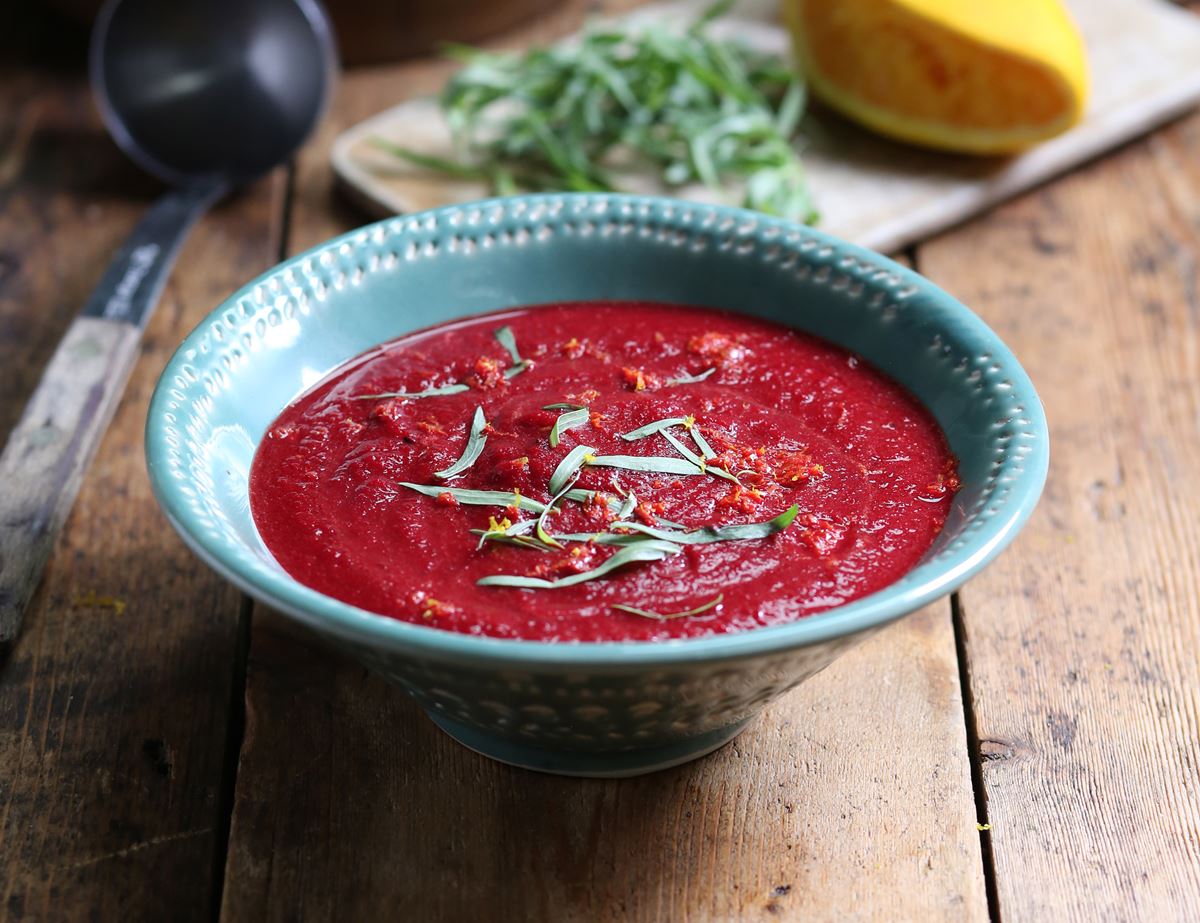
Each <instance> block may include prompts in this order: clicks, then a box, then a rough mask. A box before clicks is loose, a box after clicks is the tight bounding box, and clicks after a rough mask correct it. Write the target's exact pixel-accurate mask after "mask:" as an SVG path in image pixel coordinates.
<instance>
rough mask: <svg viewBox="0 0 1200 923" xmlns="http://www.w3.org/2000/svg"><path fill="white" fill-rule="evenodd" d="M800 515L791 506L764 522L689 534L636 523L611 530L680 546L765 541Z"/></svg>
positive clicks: (797, 509)
mask: <svg viewBox="0 0 1200 923" xmlns="http://www.w3.org/2000/svg"><path fill="white" fill-rule="evenodd" d="M799 513H800V507H798V506H796V505H795V504H792V505H791V506H789V507H788V508H787V509H786V510H784V511H783V512H782V513H780V514H779V515H778V516H776V517H775V518H774V519H768V520H767V521H766V522H748V523H745V524H742V525H728V526H705V527H704V528H702V529H692V530H691V531H689V532H677V531H675V530H673V529H656V528H655V527H654V526H647V525H644V524H642V523H640V522H614V523H613V524H612V526H611V528H612V529H614V530H617V529H621V530H626V531H632V532H640V533H642V534H643V535H649V536H650V537H651V538H656V539H662V540H664V541H669V542H676V543H677V544H680V545H707V544H710V543H712V542H735V541H745V540H747V539H756V538H767V537H769V536H771V535H774V534H775V533H776V532H782V531H783V530H784V529H786V528H787V527H788V526H790V525H791V524H792V521H793V520H794V519H795V518H796V516H797V515H799Z"/></svg>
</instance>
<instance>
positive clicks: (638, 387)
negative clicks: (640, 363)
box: [621, 368, 646, 391]
mask: <svg viewBox="0 0 1200 923" xmlns="http://www.w3.org/2000/svg"><path fill="white" fill-rule="evenodd" d="M621 377H622V378H624V379H625V384H627V385H629V387H631V388H632V389H633V390H634V391H645V390H646V373H645V372H643V371H642V370H641V369H631V368H623V369H621Z"/></svg>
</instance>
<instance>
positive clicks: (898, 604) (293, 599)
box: [145, 193, 1049, 671]
mask: <svg viewBox="0 0 1200 923" xmlns="http://www.w3.org/2000/svg"><path fill="white" fill-rule="evenodd" d="M578 199H583V200H586V201H587V202H589V203H594V202H597V201H605V202H609V203H616V204H618V205H624V204H632V205H634V206H644V205H647V204H649V205H651V206H655V205H656V206H658V207H672V206H673V207H676V208H678V207H680V206H681V205H682V206H687V205H692V204H693V203H684V202H680V200H675V199H669V198H665V197H661V196H643V195H627V194H622V193H538V194H529V195H520V196H508V197H502V198H490V199H481V200H477V201H474V202H468V203H460V204H455V205H447V206H442V207H440V208H436V209H429V210H427V211H423V212H414V213H412V214H409V215H404V216H394V217H391V218H386V219H383V220H382V221H378V222H373V223H371V224H367V225H364V226H362V227H359V228H356V229H354V230H351V231H348V232H346V233H344V234H341V235H338V236H336V237H333V238H331V239H329V240H326V241H324V242H322V243H320V244H317V245H316V246H314V247H311V248H309V249H308V250H305V251H304V252H302V253H299V254H296V255H295V256H292V257H290V258H288V259H287V260H284V261H283V262H281V263H279V264H277V265H275V266H273V267H271V268H270V269H268V270H267V271H266V272H264V273H262V274H260V275H259V276H258V277H256V278H255V279H253V280H251V281H250V282H248V283H246V284H245V285H243V286H242V287H241V288H240V289H238V290H237V291H236V292H234V293H233V294H231V295H230V296H229V297H228V298H226V299H225V300H224V301H222V302H221V303H220V304H219V305H217V306H216V307H215V308H214V309H213V310H212V311H210V312H209V313H208V314H207V315H206V316H205V317H204V319H203V320H201V321H200V323H199V324H198V325H197V326H196V327H195V328H194V329H193V330H192V331H191V332H190V333H189V334H188V335H187V337H186V338H185V339H184V340H183V342H182V343H181V344H180V346H179V347H178V348H177V349H176V351H175V352H174V353H173V354H172V356H171V358H170V359H169V360H168V362H167V364H166V366H165V367H164V369H163V372H162V373H161V376H160V378H159V380H158V383H157V384H156V386H155V390H154V393H153V395H152V397H151V401H150V406H149V412H148V415H147V419H146V432H145V449H146V460H147V469H148V472H149V475H150V484H151V488H152V491H153V493H154V496H155V498H156V499H157V500H158V502H159V504H160V506H161V507H162V509H163V511H164V513H165V514H166V517H167V519H168V521H169V522H170V523H171V525H172V527H173V528H174V529H175V530H176V531H177V532H178V533H179V535H180V536H181V537H182V538H183V540H184V542H185V543H186V544H187V545H188V546H189V547H190V548H191V549H192V550H193V551H194V552H195V553H196V554H197V555H198V556H199V557H200V558H201V559H202V560H203V561H204V562H205V563H207V564H208V565H209V566H210V567H211V568H212V569H213V570H215V571H216V572H217V573H218V574H220V575H221V576H222V577H224V578H225V579H227V580H229V581H230V582H231V583H233V584H234V585H236V586H237V587H239V588H240V589H241V590H243V591H244V592H246V593H247V594H249V595H250V596H252V597H254V598H255V599H257V600H259V601H261V602H263V603H266V604H267V605H270V606H271V607H273V608H275V609H278V610H280V611H283V612H284V613H286V614H288V615H290V616H292V617H293V618H295V619H297V620H298V621H300V622H301V623H304V624H306V625H308V626H310V627H312V628H314V629H316V630H318V631H319V632H322V633H325V634H331V635H334V636H336V637H339V638H341V639H343V640H346V641H349V642H352V643H355V644H359V645H364V644H365V645H367V646H369V647H371V648H375V649H379V650H387V651H392V652H402V653H407V654H412V655H419V656H426V657H431V658H434V659H437V660H440V661H449V662H455V663H459V664H463V665H468V664H473V665H479V664H482V663H486V664H488V665H495V666H504V667H508V668H520V667H523V666H528V667H537V668H540V669H543V670H544V669H547V668H550V669H554V668H560V669H562V670H577V669H581V668H587V667H601V668H604V669H608V670H613V669H616V670H630V671H631V670H635V669H645V668H646V667H650V666H657V667H670V666H679V665H682V664H690V663H700V662H711V661H726V660H738V659H743V658H748V657H757V656H762V655H766V654H779V653H783V652H786V651H789V650H792V649H795V648H800V647H807V646H810V645H815V644H820V643H823V642H829V641H834V640H837V639H841V638H849V637H850V636H852V635H856V634H860V633H863V632H866V631H869V630H871V629H875V628H880V627H883V626H884V625H886V624H888V623H890V622H892V621H895V620H897V619H899V618H901V617H902V616H904V615H907V614H908V613H910V612H913V611H915V610H917V609H919V608H921V607H923V606H925V605H928V604H929V603H931V602H933V601H935V600H937V599H939V598H941V597H942V596H945V595H947V594H949V593H951V592H953V591H954V590H956V589H958V588H959V587H960V586H962V584H963V583H965V582H966V581H967V580H969V579H970V578H971V577H972V576H974V575H975V574H976V573H978V572H979V571H980V570H981V569H982V568H983V567H985V566H986V565H987V564H988V563H990V562H991V561H992V560H993V559H994V558H995V557H996V556H997V555H998V554H999V553H1000V552H1001V551H1002V550H1003V549H1004V548H1005V547H1007V546H1008V544H1009V543H1010V542H1011V541H1012V540H1013V538H1014V537H1015V536H1016V534H1017V533H1018V532H1019V531H1020V529H1021V528H1022V527H1023V526H1024V525H1025V523H1026V522H1027V521H1028V519H1029V517H1030V515H1031V514H1032V512H1033V509H1034V507H1035V506H1036V504H1037V501H1038V499H1039V497H1040V496H1041V492H1042V489H1043V487H1044V485H1045V480H1046V475H1047V472H1048V468H1049V440H1048V427H1047V421H1046V416H1045V411H1044V409H1043V407H1042V403H1041V400H1040V398H1039V397H1038V395H1037V392H1036V390H1035V389H1034V386H1033V382H1032V381H1031V380H1030V378H1029V376H1028V374H1027V373H1026V372H1025V370H1024V369H1023V368H1022V367H1021V365H1020V363H1019V362H1018V361H1017V359H1016V357H1015V356H1014V355H1013V353H1012V352H1011V350H1009V348H1008V347H1007V346H1006V345H1005V344H1004V343H1003V341H1002V340H1001V339H1000V337H999V336H997V335H996V333H995V332H994V331H992V330H991V328H989V327H988V326H987V325H986V324H985V323H984V321H983V320H982V319H981V318H980V317H979V316H978V315H976V314H975V313H974V312H973V311H971V310H970V309H969V308H968V307H966V306H965V305H964V304H962V303H961V302H959V301H958V300H957V299H955V298H954V297H953V296H951V295H949V294H948V293H947V292H945V291H943V290H942V289H941V288H939V287H938V286H936V285H934V284H933V283H932V282H931V281H929V280H927V279H925V278H924V277H923V276H920V275H918V274H917V273H916V272H913V271H912V270H910V269H908V268H907V267H904V266H901V265H900V264H898V263H896V262H895V261H893V260H891V259H889V258H888V257H886V256H884V255H882V254H880V253H876V252H874V251H871V250H867V249H865V248H863V247H860V246H858V245H856V244H852V243H849V242H847V241H844V240H841V239H840V238H837V237H834V236H832V235H830V234H826V233H825V232H823V231H820V230H817V229H815V228H811V227H807V226H805V225H800V224H797V223H794V222H789V221H785V220H782V219H777V218H772V217H770V216H766V215H763V214H761V213H758V212H751V211H748V210H745V209H741V208H734V207H730V206H716V205H713V206H709V205H702V206H695V207H696V208H697V209H703V210H705V211H711V212H713V213H715V214H716V215H718V216H720V217H726V218H732V219H734V220H735V221H739V222H746V221H753V222H754V225H755V227H756V228H759V229H760V230H759V231H758V233H761V229H762V228H766V227H771V228H775V229H776V230H777V231H786V232H799V233H800V234H801V235H802V236H803V237H806V238H808V239H810V240H812V241H815V242H816V243H817V244H820V245H827V246H830V247H833V248H835V249H836V251H837V252H838V253H839V254H843V255H851V256H853V257H855V258H857V259H858V260H859V261H860V262H863V263H864V264H866V265H869V266H871V267H872V268H875V269H880V270H886V271H887V272H889V273H891V274H892V275H894V276H897V277H898V278H899V279H900V280H901V281H902V282H903V283H904V284H905V285H906V286H907V287H909V288H910V289H912V290H913V291H914V292H916V293H919V294H921V295H923V296H924V298H925V299H927V300H932V301H933V302H934V303H936V305H937V306H938V307H939V308H940V309H941V310H942V311H943V312H949V313H951V314H953V315H954V317H955V321H956V323H957V324H958V325H960V327H959V329H958V331H957V333H958V336H959V337H960V338H966V339H970V340H972V341H974V342H976V343H978V344H981V345H982V347H983V348H984V349H985V350H986V352H987V353H988V354H990V355H991V356H992V359H993V361H994V362H996V363H998V364H999V365H1001V366H1002V367H1003V369H1004V372H1005V375H1006V376H1007V379H1008V381H1009V382H1010V383H1011V390H1012V392H1013V393H1014V394H1015V395H1016V396H1018V397H1019V398H1020V399H1021V403H1022V405H1023V408H1024V411H1023V415H1024V417H1025V419H1026V420H1027V425H1026V427H1025V428H1026V430H1027V431H1028V432H1031V433H1033V434H1034V435H1035V442H1034V446H1033V448H1032V450H1031V451H1030V452H1029V454H1027V455H1026V456H1025V459H1024V467H1023V469H1022V471H1021V474H1020V476H1019V477H1018V478H1017V479H1016V480H1015V481H1014V482H1013V483H1012V484H1011V485H1010V486H1011V490H1010V491H1009V493H1008V495H1007V497H1006V498H1005V499H1003V500H1001V501H1000V502H999V504H1000V508H999V510H998V511H997V512H996V514H995V515H992V516H991V518H990V519H989V520H987V521H986V522H984V523H983V524H982V527H981V528H979V529H977V530H976V531H975V533H974V534H973V535H971V536H970V538H969V539H967V540H966V544H965V547H964V548H962V549H961V550H960V551H959V552H957V553H956V554H955V555H954V556H953V561H952V562H950V563H948V564H947V565H946V566H944V567H942V568H940V569H938V570H935V571H933V572H931V573H930V574H929V576H928V577H927V578H926V579H924V580H923V581H921V582H919V583H916V584H913V585H909V586H901V585H900V584H899V583H895V582H894V583H892V584H889V585H887V586H885V587H883V588H881V589H879V590H877V591H875V592H873V593H871V594H869V595H867V596H864V597H861V598H859V599H856V600H854V601H852V602H849V603H845V604H843V605H840V606H835V607H834V608H832V609H828V610H825V611H823V612H819V613H816V614H813V615H808V616H804V617H802V618H800V619H797V620H796V621H793V622H788V623H785V624H781V625H773V626H767V627H762V628H756V629H752V630H748V631H742V632H734V633H728V634H718V635H709V636H703V637H698V638H680V639H671V640H665V641H586V642H575V641H569V642H563V641H535V640H523V639H510V638H495V637H488V636H482V635H470V634H464V633H460V632H454V631H449V630H446V629H440V628H433V627H430V626H425V625H417V624H414V623H411V622H405V621H401V620H399V619H395V618H391V617H389V616H384V615H379V614H376V613H373V612H369V611H367V610H365V609H360V608H358V607H356V606H353V605H350V604H349V603H345V602H342V601H340V600H338V599H335V598H333V597H330V596H326V595H325V594H323V593H320V592H319V591H317V590H313V589H310V588H309V587H306V586H304V585H303V584H301V583H299V582H298V581H297V580H296V579H295V578H293V577H292V576H291V575H289V574H287V573H286V572H285V571H284V570H283V569H282V568H279V569H278V570H275V571H259V570H252V569H250V568H248V567H243V566H240V562H239V561H238V560H236V558H235V559H233V560H229V559H227V555H226V549H224V548H223V547H222V546H221V545H219V544H217V543H215V542H214V541H212V540H210V539H209V538H208V536H207V535H206V534H205V532H204V531H203V530H200V529H196V528H193V527H192V525H191V523H190V521H189V520H190V511H189V509H188V507H187V506H186V504H185V503H184V502H183V499H182V497H181V494H180V492H179V490H178V488H177V486H176V485H175V484H174V483H173V482H172V481H171V480H170V479H169V478H168V477H167V474H166V469H167V465H166V463H165V461H164V456H165V455H166V450H167V445H168V440H167V438H166V433H165V429H166V427H165V423H164V420H165V419H166V418H168V417H169V416H170V412H169V411H168V409H167V406H166V402H167V394H166V392H167V391H168V390H169V388H168V387H167V385H166V383H167V382H169V381H171V380H173V379H174V376H175V375H176V374H178V372H179V370H180V367H181V366H182V365H184V364H185V362H186V357H187V354H188V352H189V350H191V349H193V348H194V347H195V346H196V345H197V344H198V341H199V340H200V338H201V337H203V336H205V335H206V334H207V329H208V327H209V326H210V325H211V324H213V323H214V322H215V320H216V319H217V318H218V317H219V316H221V315H223V314H224V313H225V312H227V311H228V310H229V309H230V308H231V307H233V306H236V305H237V304H238V303H239V302H240V301H241V300H242V299H244V298H246V297H247V296H249V295H250V294H251V293H252V292H253V291H255V290H256V288H257V287H258V286H260V285H262V284H264V283H267V282H268V281H269V280H271V279H272V278H276V277H278V276H280V275H282V274H283V273H285V272H288V271H289V270H291V269H293V268H294V267H296V266H297V265H299V264H301V263H303V262H304V261H305V260H309V259H312V258H313V257H315V256H317V255H319V254H321V253H323V252H327V251H339V250H341V249H342V248H344V247H345V246H347V245H349V246H350V247H351V248H355V247H357V246H361V245H363V244H365V243H366V242H368V241H369V240H370V233H369V232H371V231H372V230H374V229H376V228H383V227H384V226H386V225H391V224H393V223H395V222H397V221H398V220H412V219H414V218H416V219H420V218H422V217H424V216H433V217H438V216H441V215H448V214H451V213H454V212H460V213H461V211H462V210H463V209H467V208H488V207H490V206H497V205H500V206H508V207H511V206H513V205H514V204H516V203H518V202H524V203H525V204H526V205H527V206H529V207H532V206H534V205H537V204H547V203H549V202H564V203H570V202H571V201H573V200H578ZM441 226H442V224H441V223H440V222H439V223H438V227H441ZM499 309H501V308H498V310H499ZM346 358H347V359H350V358H352V357H349V356H348V357H346ZM228 557H232V556H228ZM921 566H922V565H921V564H920V563H918V565H917V567H921ZM910 573H911V572H910ZM901 579H902V580H903V578H901Z"/></svg>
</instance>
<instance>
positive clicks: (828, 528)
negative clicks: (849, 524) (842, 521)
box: [797, 513, 846, 558]
mask: <svg viewBox="0 0 1200 923" xmlns="http://www.w3.org/2000/svg"><path fill="white" fill-rule="evenodd" d="M806 517H807V519H806V522H805V524H804V527H803V528H802V529H801V530H800V540H801V541H802V542H804V544H806V545H808V547H809V548H811V549H812V550H813V552H814V553H815V554H816V555H817V557H819V558H823V557H825V556H826V555H828V554H829V553H830V552H831V551H833V549H834V548H836V547H837V545H838V542H840V541H841V540H842V536H843V535H845V534H846V528H845V527H844V526H840V525H838V524H837V523H836V522H831V521H830V520H828V519H821V518H819V517H818V516H816V515H814V514H812V513H808V514H806ZM797 524H799V523H797Z"/></svg>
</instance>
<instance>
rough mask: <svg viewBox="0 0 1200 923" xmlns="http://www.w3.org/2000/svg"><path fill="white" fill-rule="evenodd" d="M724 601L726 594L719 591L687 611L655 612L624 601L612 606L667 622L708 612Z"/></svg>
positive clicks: (631, 613)
mask: <svg viewBox="0 0 1200 923" xmlns="http://www.w3.org/2000/svg"><path fill="white" fill-rule="evenodd" d="M724 601H725V594H724V593H718V594H717V595H716V596H714V597H713V598H712V599H710V600H709V601H708V602H706V603H704V604H703V605H699V606H696V608H694V609H688V610H687V611H686V612H671V613H668V614H666V615H663V614H661V613H658V612H654V611H652V610H650V609H639V608H638V607H637V606H627V605H625V604H624V603H613V605H612V607H613V608H614V609H618V610H620V611H621V612H628V613H629V614H630V615H640V616H642V617H643V618H648V619H658V620H659V621H660V622H665V621H667V620H669V619H682V618H687V617H688V616H689V615H700V614H701V613H702V612H707V611H708V610H709V609H715V608H716V607H717V606H719V605H721V603H723V602H724Z"/></svg>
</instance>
